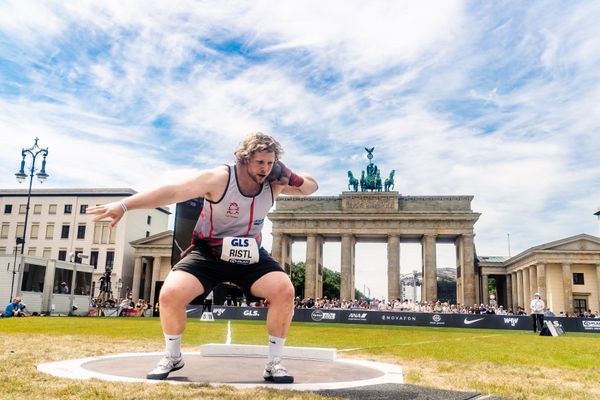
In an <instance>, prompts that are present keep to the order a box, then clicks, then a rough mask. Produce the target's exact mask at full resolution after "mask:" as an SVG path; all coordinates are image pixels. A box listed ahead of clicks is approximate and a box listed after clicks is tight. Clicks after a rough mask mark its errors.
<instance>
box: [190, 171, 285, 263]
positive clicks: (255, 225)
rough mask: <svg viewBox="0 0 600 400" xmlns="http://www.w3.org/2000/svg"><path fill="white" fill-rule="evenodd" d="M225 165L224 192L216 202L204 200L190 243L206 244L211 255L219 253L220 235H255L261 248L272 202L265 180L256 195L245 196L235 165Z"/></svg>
mask: <svg viewBox="0 0 600 400" xmlns="http://www.w3.org/2000/svg"><path fill="white" fill-rule="evenodd" d="M227 167H228V168H229V176H228V181H227V187H226V188H225V193H223V195H222V196H221V198H220V199H219V200H218V201H210V200H208V199H204V206H203V207H202V212H201V213H200V218H198V222H196V227H195V228H194V233H193V243H194V244H206V245H209V246H210V247H211V249H212V251H213V254H220V251H221V245H222V243H223V238H224V237H229V236H233V237H251V238H254V239H256V242H257V244H258V246H259V247H260V244H261V241H262V234H261V231H262V227H263V224H264V221H265V217H266V216H267V213H268V212H269V210H270V209H271V207H273V203H274V199H273V192H272V190H271V184H270V183H268V182H266V181H265V183H263V186H262V189H261V191H260V192H259V193H258V194H257V195H256V196H253V197H250V196H246V195H244V194H242V192H241V191H240V188H239V184H238V180H237V173H236V171H235V166H234V165H228V166H227Z"/></svg>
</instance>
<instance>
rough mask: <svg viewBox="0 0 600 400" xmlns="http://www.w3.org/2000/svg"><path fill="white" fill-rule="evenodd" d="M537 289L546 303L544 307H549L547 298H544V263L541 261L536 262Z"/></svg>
mask: <svg viewBox="0 0 600 400" xmlns="http://www.w3.org/2000/svg"><path fill="white" fill-rule="evenodd" d="M536 270H537V291H538V293H539V294H540V297H541V298H542V300H544V302H545V303H546V307H550V305H549V304H548V299H547V298H546V265H545V264H542V263H537V265H536Z"/></svg>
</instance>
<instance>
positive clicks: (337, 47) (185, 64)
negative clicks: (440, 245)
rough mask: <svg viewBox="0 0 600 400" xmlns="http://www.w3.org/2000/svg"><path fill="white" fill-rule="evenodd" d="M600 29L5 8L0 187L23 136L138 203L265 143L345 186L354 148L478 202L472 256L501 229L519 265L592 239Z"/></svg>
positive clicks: (292, 14) (249, 10)
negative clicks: (272, 138) (147, 192)
mask: <svg viewBox="0 0 600 400" xmlns="http://www.w3.org/2000/svg"><path fill="white" fill-rule="evenodd" d="M599 17H600V5H599V4H597V3H591V2H583V3H576V4H568V5H563V4H558V5H556V6H554V7H547V4H546V3H527V4H522V5H519V6H515V8H514V9H513V8H506V7H504V6H503V5H502V4H496V3H477V4H466V3H463V2H454V1H447V2H418V3H417V2H413V3H406V2H386V1H369V2H360V1H337V2H327V3H325V4H324V3H323V2H316V1H308V2H293V1H281V2H277V3H273V2H271V1H257V2H241V1H236V2H226V3H223V2H214V3H211V2H196V1H174V2H169V4H167V3H165V2H161V1H148V2H144V4H143V6H142V5H140V3H135V2H127V3H122V2H118V1H107V2H99V3H89V2H67V3H64V4H62V3H39V2H32V1H12V2H11V1H9V2H3V3H1V4H0V37H3V38H4V39H3V40H2V41H0V60H2V61H4V62H3V63H0V135H1V137H2V140H3V146H1V147H0V174H1V176H0V186H2V187H16V183H15V181H14V178H13V174H14V172H16V169H17V168H18V162H19V160H20V157H19V155H20V149H21V148H22V147H28V146H30V145H31V144H32V143H33V138H34V137H35V136H39V137H40V144H41V145H42V146H49V147H50V156H49V159H48V172H49V173H50V175H51V179H50V180H49V181H48V183H47V184H48V185H49V186H54V185H55V186H61V187H64V186H71V187H76V186H78V187H82V186H87V187H90V186H131V187H133V188H134V189H137V190H143V189H148V188H150V187H153V186H155V185H157V184H161V183H164V182H168V181H171V180H172V179H178V178H180V177H182V178H183V177H185V176H187V175H189V174H192V173H193V172H194V170H196V169H197V168H206V167H211V166H214V165H215V164H219V163H222V162H231V160H232V153H233V150H234V149H235V147H236V146H237V144H238V143H239V142H240V141H241V140H242V138H243V137H244V136H245V135H246V134H247V133H249V132H251V131H256V130H263V131H266V132H271V133H273V134H275V135H276V136H277V137H278V138H279V139H280V140H281V142H282V143H283V145H284V147H285V149H286V154H285V156H284V160H285V162H286V163H288V164H289V165H290V166H292V167H294V168H295V169H299V170H305V171H310V172H312V173H313V174H314V175H315V176H317V178H318V179H319V183H320V187H321V190H320V192H319V193H318V194H320V195H337V194H339V192H340V191H342V190H345V188H346V182H347V179H346V171H347V170H349V169H350V170H353V171H354V172H355V173H359V172H360V169H364V167H365V164H366V159H365V158H364V152H363V148H364V147H365V146H375V147H376V150H375V153H374V154H375V157H376V158H375V160H374V161H375V162H376V163H378V165H379V166H380V168H381V169H382V171H383V172H384V174H386V175H387V173H388V172H389V171H390V170H391V169H396V184H397V188H398V190H399V191H400V192H401V193H402V194H408V195H428V194H439V195H443V194H472V195H474V196H475V199H474V201H473V210H474V211H477V212H481V213H482V216H481V218H480V220H479V222H478V223H477V225H476V232H477V237H476V244H477V246H478V252H479V254H505V252H506V247H507V246H506V234H507V233H510V234H511V242H512V249H513V253H514V252H516V251H521V250H524V249H526V248H528V247H531V246H534V245H537V244H540V243H543V242H546V241H551V240H556V239H559V238H561V237H565V236H568V235H571V234H577V233H582V232H585V233H592V234H596V233H597V225H596V224H597V221H596V218H595V217H594V216H593V215H592V213H593V212H594V211H595V210H596V207H597V206H598V205H600V200H598V199H599V198H600V190H599V189H598V188H599V187H600V170H598V168H597V161H596V160H597V155H598V154H599V152H600V144H599V143H600V141H598V140H597V138H596V136H597V132H598V130H599V127H600V126H599V123H598V121H597V119H596V118H594V116H595V115H597V114H598V113H599V112H600V88H599V86H598V84H597V82H598V81H599V78H600V70H599V69H598V68H597V65H598V64H599V62H600V41H598V40H597V38H598V37H599V36H600V25H598V24H597V23H596V22H595V21H596V20H597V19H598V18H599ZM161 119H162V121H163V123H164V126H160V124H159V123H157V122H156V121H157V120H159V121H160V120H161ZM149 171H152V172H149ZM375 253H377V255H376V256H374V257H375V258H373V259H376V260H378V261H377V263H378V264H381V263H382V262H383V263H385V260H383V261H381V260H380V259H379V258H377V257H381V254H379V253H381V252H380V251H379V250H375ZM332 257H333V256H332ZM449 258H450V261H449V262H452V260H451V258H452V257H451V256H449ZM415 262H417V261H414V260H413V261H407V263H415ZM360 268H364V266H361V267H360ZM378 268H380V267H378ZM361 279H362V278H361ZM358 284H359V285H361V283H360V282H358ZM383 287H385V285H383ZM382 290H383V289H382ZM382 293H383V292H382Z"/></svg>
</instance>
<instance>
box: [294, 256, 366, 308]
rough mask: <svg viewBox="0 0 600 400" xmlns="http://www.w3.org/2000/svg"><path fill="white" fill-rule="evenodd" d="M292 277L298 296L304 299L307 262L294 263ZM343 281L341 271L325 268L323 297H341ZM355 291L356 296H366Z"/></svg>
mask: <svg viewBox="0 0 600 400" xmlns="http://www.w3.org/2000/svg"><path fill="white" fill-rule="evenodd" d="M291 279H292V285H294V290H295V291H296V296H300V298H302V299H303V298H305V297H306V296H305V295H304V281H305V279H306V263H304V262H303V261H301V262H299V263H292V276H291ZM341 281H342V274H341V273H339V272H336V271H333V270H331V269H329V268H323V297H325V296H327V298H329V299H333V298H336V299H339V298H340V286H341ZM354 293H355V297H356V298H360V297H361V296H364V295H363V294H362V293H361V292H360V291H358V290H355V291H354ZM348 300H349V299H348Z"/></svg>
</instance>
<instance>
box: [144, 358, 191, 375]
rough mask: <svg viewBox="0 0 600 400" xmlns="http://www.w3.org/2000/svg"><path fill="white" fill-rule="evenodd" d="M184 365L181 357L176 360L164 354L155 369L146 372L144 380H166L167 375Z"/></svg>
mask: <svg viewBox="0 0 600 400" xmlns="http://www.w3.org/2000/svg"><path fill="white" fill-rule="evenodd" d="M184 365H185V363H184V362H183V357H181V355H180V356H179V357H177V358H173V357H169V355H168V354H165V355H164V357H163V358H161V359H160V361H159V362H158V364H156V368H154V369H153V370H152V371H150V372H148V375H146V379H156V380H163V379H166V378H167V376H169V373H171V372H173V371H177V370H180V369H181V368H183V366H184Z"/></svg>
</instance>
